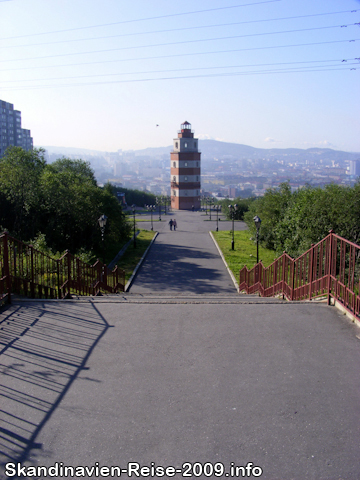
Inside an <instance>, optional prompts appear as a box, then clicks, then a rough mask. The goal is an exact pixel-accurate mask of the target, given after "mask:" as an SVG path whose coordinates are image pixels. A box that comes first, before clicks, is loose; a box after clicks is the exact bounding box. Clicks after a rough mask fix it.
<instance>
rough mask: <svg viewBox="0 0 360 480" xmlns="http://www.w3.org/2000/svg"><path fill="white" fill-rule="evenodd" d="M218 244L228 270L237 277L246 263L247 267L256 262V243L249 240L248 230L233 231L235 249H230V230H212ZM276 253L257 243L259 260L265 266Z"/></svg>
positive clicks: (273, 258) (272, 259)
mask: <svg viewBox="0 0 360 480" xmlns="http://www.w3.org/2000/svg"><path fill="white" fill-rule="evenodd" d="M212 234H213V235H214V238H215V240H216V241H217V244H218V245H219V247H220V249H221V251H222V253H223V255H224V257H225V260H226V262H227V264H228V266H229V268H230V270H231V271H232V272H233V274H234V275H235V278H238V277H239V271H240V270H241V269H242V268H243V267H244V265H246V266H247V267H248V268H251V267H253V266H254V265H255V264H256V243H254V241H253V240H250V236H251V235H250V232H249V231H248V230H242V231H240V232H235V239H234V245H235V250H231V240H232V232H212ZM276 257H277V255H276V253H275V252H274V251H273V250H268V249H267V248H263V247H261V246H260V245H259V260H262V262H263V264H264V265H265V266H266V267H267V266H268V265H270V264H271V263H272V262H273V261H274V260H275V258H276Z"/></svg>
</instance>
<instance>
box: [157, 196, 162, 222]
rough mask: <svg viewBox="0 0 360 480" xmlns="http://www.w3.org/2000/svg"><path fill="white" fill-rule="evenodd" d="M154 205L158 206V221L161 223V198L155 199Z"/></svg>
mask: <svg viewBox="0 0 360 480" xmlns="http://www.w3.org/2000/svg"><path fill="white" fill-rule="evenodd" d="M156 203H157V205H159V220H160V222H161V198H160V197H156Z"/></svg>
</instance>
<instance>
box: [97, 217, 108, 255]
mask: <svg viewBox="0 0 360 480" xmlns="http://www.w3.org/2000/svg"><path fill="white" fill-rule="evenodd" d="M107 219H108V217H107V216H106V215H104V214H103V215H101V217H100V218H99V219H98V222H99V226H100V231H101V244H102V257H103V263H104V264H105V246H104V233H105V227H106V222H107Z"/></svg>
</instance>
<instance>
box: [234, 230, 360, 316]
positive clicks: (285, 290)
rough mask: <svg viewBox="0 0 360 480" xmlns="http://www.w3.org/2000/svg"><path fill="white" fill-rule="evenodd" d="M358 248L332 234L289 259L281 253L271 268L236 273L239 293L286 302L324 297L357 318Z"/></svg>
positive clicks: (359, 313) (359, 310)
mask: <svg viewBox="0 0 360 480" xmlns="http://www.w3.org/2000/svg"><path fill="white" fill-rule="evenodd" d="M359 290H360V246H359V245H356V243H353V242H350V241H349V240H346V239H345V238H343V237H340V236H339V235H336V234H335V233H334V232H333V231H330V233H329V235H327V236H326V237H325V238H323V239H322V240H320V242H318V243H317V244H315V245H312V246H311V248H309V250H307V251H306V252H305V253H303V254H302V255H300V256H299V257H298V258H296V259H293V258H291V257H290V256H289V255H288V254H287V253H285V252H284V253H283V254H282V255H281V256H280V257H279V258H277V259H276V260H275V261H274V262H273V263H272V264H271V265H269V266H268V267H264V265H263V264H262V263H261V262H259V263H258V264H256V265H255V266H254V267H253V268H251V269H250V270H249V269H248V268H247V267H246V266H245V267H243V268H242V269H241V270H240V273H239V291H242V292H246V293H256V292H259V293H260V295H261V296H264V297H271V296H275V295H282V296H283V297H284V298H287V299H288V300H312V299H314V298H317V297H323V296H326V297H327V300H328V304H330V302H331V299H332V298H333V299H334V300H336V301H338V302H340V303H341V304H342V305H343V307H344V308H345V309H346V310H347V311H349V312H350V313H352V314H353V315H355V316H356V317H360V296H359Z"/></svg>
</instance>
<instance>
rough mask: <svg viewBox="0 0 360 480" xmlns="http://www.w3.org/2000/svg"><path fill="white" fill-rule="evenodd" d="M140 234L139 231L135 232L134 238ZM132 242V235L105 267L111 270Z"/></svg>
mask: <svg viewBox="0 0 360 480" xmlns="http://www.w3.org/2000/svg"><path fill="white" fill-rule="evenodd" d="M139 233H140V230H137V232H136V233H135V236H136V237H137V236H138V235H139ZM133 241H134V235H133V236H132V237H131V238H130V240H129V241H128V242H127V243H125V245H124V246H123V247H122V249H121V250H120V251H119V252H118V253H117V254H116V256H115V257H114V258H113V259H112V260H111V262H110V263H109V265H107V267H108V268H109V269H110V270H112V269H113V268H114V265H115V264H116V262H118V260H119V259H120V258H121V257H122V256H123V255H124V253H125V252H126V250H127V248H128V246H129V245H130V243H131V242H133Z"/></svg>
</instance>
